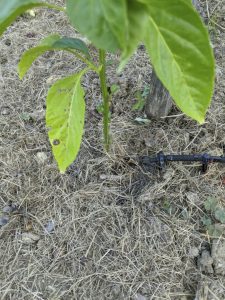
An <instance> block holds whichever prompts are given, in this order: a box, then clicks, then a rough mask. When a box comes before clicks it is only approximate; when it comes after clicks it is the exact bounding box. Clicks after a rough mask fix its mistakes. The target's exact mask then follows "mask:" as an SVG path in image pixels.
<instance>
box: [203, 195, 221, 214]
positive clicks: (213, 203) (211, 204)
mask: <svg viewBox="0 0 225 300" xmlns="http://www.w3.org/2000/svg"><path fill="white" fill-rule="evenodd" d="M217 204H218V200H217V199H215V198H212V197H209V198H208V199H207V200H206V201H205V203H204V206H205V209H206V210H208V211H212V212H213V211H215V210H216V208H217Z"/></svg>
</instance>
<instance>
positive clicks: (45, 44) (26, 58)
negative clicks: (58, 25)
mask: <svg viewBox="0 0 225 300" xmlns="http://www.w3.org/2000/svg"><path fill="white" fill-rule="evenodd" d="M50 50H67V51H71V50H75V51H79V52H81V53H82V54H84V55H85V56H86V57H87V58H89V52H88V48H87V46H86V45H85V43H84V42H83V41H82V40H80V39H76V38H69V37H61V36H59V35H58V34H53V35H49V36H48V37H46V38H44V39H43V40H42V41H41V42H40V44H39V45H38V46H36V47H34V48H31V49H29V50H27V51H26V52H24V54H23V55H22V57H21V59H20V62H19V64H18V71H19V76H20V79H22V78H23V76H24V75H25V74H26V72H27V71H28V69H29V68H30V66H31V65H32V63H33V62H34V60H35V59H37V58H38V56H40V55H42V54H43V53H45V52H46V51H50Z"/></svg>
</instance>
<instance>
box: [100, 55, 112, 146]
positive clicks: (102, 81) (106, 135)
mask: <svg viewBox="0 0 225 300" xmlns="http://www.w3.org/2000/svg"><path fill="white" fill-rule="evenodd" d="M105 57H106V53H105V51H104V50H102V49H100V50H99V62H100V65H101V69H100V72H99V77H100V84H101V92H102V97H103V135H104V146H105V150H106V151H109V145H110V138H109V122H110V120H109V102H110V97H109V93H108V90H107V85H106V60H105Z"/></svg>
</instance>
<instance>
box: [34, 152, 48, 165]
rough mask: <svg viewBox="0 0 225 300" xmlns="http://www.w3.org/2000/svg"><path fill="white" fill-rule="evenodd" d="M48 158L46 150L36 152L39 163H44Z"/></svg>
mask: <svg viewBox="0 0 225 300" xmlns="http://www.w3.org/2000/svg"><path fill="white" fill-rule="evenodd" d="M47 159H48V156H47V155H46V153H45V152H38V153H37V154H36V160H37V162H38V163H39V164H44V163H45V162H46V160H47Z"/></svg>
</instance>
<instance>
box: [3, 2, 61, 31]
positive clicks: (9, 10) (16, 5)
mask: <svg viewBox="0 0 225 300" xmlns="http://www.w3.org/2000/svg"><path fill="white" fill-rule="evenodd" d="M40 6H46V7H49V8H55V9H62V10H63V8H60V7H57V6H55V5H51V4H48V3H44V2H42V1H38V0H0V35H2V33H3V32H4V31H5V29H6V28H7V27H8V26H9V25H10V24H11V23H12V22H13V21H14V20H15V19H16V18H17V17H18V16H19V15H21V14H22V13H24V12H25V11H26V10H28V9H31V8H33V7H40Z"/></svg>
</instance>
